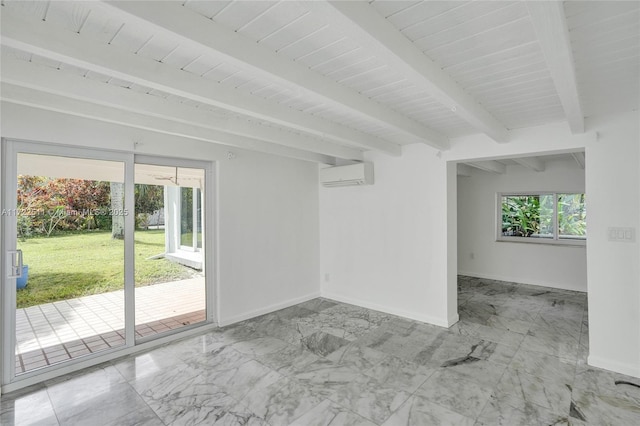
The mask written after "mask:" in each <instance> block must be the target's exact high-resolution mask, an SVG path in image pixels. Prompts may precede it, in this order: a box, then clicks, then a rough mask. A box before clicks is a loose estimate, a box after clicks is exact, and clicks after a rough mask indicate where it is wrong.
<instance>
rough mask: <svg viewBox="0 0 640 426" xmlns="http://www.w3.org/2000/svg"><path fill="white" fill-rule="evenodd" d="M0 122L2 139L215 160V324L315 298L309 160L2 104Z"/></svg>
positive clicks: (313, 167)
mask: <svg viewBox="0 0 640 426" xmlns="http://www.w3.org/2000/svg"><path fill="white" fill-rule="evenodd" d="M0 124H1V127H0V128H1V129H2V136H3V137H6V138H13V139H24V140H32V141H42V142H49V143H57V144H65V145H72V146H78V147H88V148H98V149H111V150H118V151H125V152H134V150H135V152H136V153H139V154H145V155H157V156H163V157H172V158H187V159H195V160H201V161H214V162H216V172H217V176H216V204H217V211H216V212H210V213H209V215H208V217H207V219H208V220H209V223H212V222H213V223H216V222H217V225H218V227H217V230H216V233H217V239H218V241H217V246H216V251H217V262H216V263H217V270H216V271H212V272H211V273H213V274H215V275H216V281H217V286H218V296H219V297H218V299H217V302H218V313H217V314H218V317H219V322H220V324H222V325H225V324H230V323H232V322H236V321H240V320H243V319H246V318H250V317H253V316H256V315H260V314H263V313H266V312H270V311H273V310H276V309H280V308H283V307H286V306H290V305H292V304H295V303H298V302H300V301H303V300H308V299H311V298H313V297H317V296H319V293H320V284H319V275H320V273H319V266H318V265H319V245H320V243H319V231H318V226H319V225H318V223H319V219H318V214H319V213H318V186H319V184H318V165H317V164H316V163H311V162H305V161H300V160H293V159H287V158H283V157H278V156H272V155H267V154H261V153H255V152H250V151H245V150H242V149H237V148H232V147H227V146H223V145H217V144H212V143H208V142H202V141H196V140H192V139H187V138H182V137H180V136H172V135H166V134H161V133H156V132H153V131H150V130H143V129H136V128H130V127H126V126H121V125H117V124H112V123H106V122H101V121H97V120H92V119H87V118H80V117H73V116H70V115H66V114H62V113H57V112H50V111H44V110H40V109H36V108H31V107H27V106H21V105H15V104H10V103H5V102H3V103H2V116H1V123H0ZM230 151H231V152H233V153H234V154H235V158H233V159H228V156H227V153H228V152H230ZM214 255H216V254H214Z"/></svg>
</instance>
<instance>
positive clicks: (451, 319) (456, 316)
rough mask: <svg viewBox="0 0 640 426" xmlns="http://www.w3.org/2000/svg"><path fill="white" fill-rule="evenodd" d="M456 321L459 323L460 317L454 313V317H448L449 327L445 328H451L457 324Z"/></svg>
mask: <svg viewBox="0 0 640 426" xmlns="http://www.w3.org/2000/svg"><path fill="white" fill-rule="evenodd" d="M458 321H460V315H458V314H457V313H456V314H455V315H454V316H452V317H449V325H448V326H447V327H451V326H452V325H453V324H455V323H457V322H458Z"/></svg>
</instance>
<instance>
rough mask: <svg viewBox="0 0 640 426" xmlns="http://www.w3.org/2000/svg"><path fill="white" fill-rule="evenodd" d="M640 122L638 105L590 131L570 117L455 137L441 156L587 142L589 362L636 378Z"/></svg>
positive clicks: (506, 153) (488, 155)
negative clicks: (502, 137) (505, 135)
mask: <svg viewBox="0 0 640 426" xmlns="http://www.w3.org/2000/svg"><path fill="white" fill-rule="evenodd" d="M639 122H640V116H639V114H638V111H634V112H629V113H626V114H620V115H618V116H615V117H595V118H589V119H587V120H586V130H587V132H586V133H585V134H581V135H571V134H570V132H569V129H568V128H567V126H566V124H564V123H558V124H553V125H547V126H540V127H535V128H528V129H518V130H514V131H512V132H511V133H512V138H511V141H510V142H509V143H506V144H496V143H494V142H492V141H490V140H489V139H488V138H486V137H485V136H483V135H473V136H468V137H462V138H459V139H456V140H454V141H452V149H451V150H449V151H447V152H445V153H444V155H443V158H444V159H446V160H451V161H460V160H473V159H496V158H508V157H512V156H517V155H527V154H544V153H552V152H554V151H565V152H566V151H569V150H575V149H581V148H585V150H586V158H587V165H586V169H585V184H586V193H587V197H588V209H589V220H588V223H587V233H588V235H589V237H588V238H589V241H588V249H587V282H588V284H587V288H588V297H589V326H590V327H589V332H590V336H589V337H590V354H589V363H590V364H591V365H594V366H597V367H602V368H606V369H609V370H613V371H618V372H621V373H624V374H628V375H632V376H636V377H640V355H639V354H640V267H639V262H638V259H639V258H640V253H639V252H640V250H639V246H638V236H637V233H638V229H639V226H640V172H639V169H640V167H639V164H640V163H639V158H640V153H639V151H640V148H639V145H640V134H639V133H640V132H639V130H638V123H639ZM596 132H597V137H596ZM612 226H616V227H617V226H620V227H633V228H635V229H636V242H634V243H620V242H610V241H608V240H607V229H608V228H609V227H612ZM449 238H450V243H453V244H455V242H452V241H451V235H450V236H449Z"/></svg>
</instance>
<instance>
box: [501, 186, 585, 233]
mask: <svg viewBox="0 0 640 426" xmlns="http://www.w3.org/2000/svg"><path fill="white" fill-rule="evenodd" d="M497 198H498V232H497V234H498V236H497V237H498V238H497V239H498V240H499V241H521V242H540V243H551V244H574V245H582V244H584V242H585V241H586V239H587V226H586V225H587V210H586V205H585V195H584V194H582V193H553V192H541V193H527V194H498V197H497Z"/></svg>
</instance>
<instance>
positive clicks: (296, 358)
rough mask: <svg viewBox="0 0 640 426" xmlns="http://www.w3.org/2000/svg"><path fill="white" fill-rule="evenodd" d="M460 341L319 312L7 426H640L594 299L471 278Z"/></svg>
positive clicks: (203, 348) (198, 348) (78, 389)
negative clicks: (599, 364)
mask: <svg viewBox="0 0 640 426" xmlns="http://www.w3.org/2000/svg"><path fill="white" fill-rule="evenodd" d="M459 305H460V307H459V311H460V318H461V320H460V322H459V323H457V324H456V325H454V326H453V327H451V328H450V329H445V328H440V327H436V326H431V325H427V324H423V323H419V322H416V321H410V320H407V319H403V318H399V317H395V316H392V315H387V314H383V313H380V312H376V311H371V310H368V309H364V308H360V307H356V306H352V305H347V304H343V303H336V302H333V301H330V300H325V299H314V300H311V301H309V302H305V303H302V304H299V305H296V306H293V307H290V308H287V309H283V310H281V311H277V312H274V313H271V314H268V315H264V316H261V317H258V318H254V319H252V320H248V321H245V322H242V323H239V324H235V325H233V326H229V327H225V328H221V329H219V330H216V331H214V332H209V333H207V334H205V335H202V336H197V337H191V338H188V339H185V340H181V341H179V342H175V343H172V344H169V345H166V346H163V347H161V348H157V349H154V350H152V351H149V352H147V353H143V354H139V355H137V356H132V357H128V358H123V359H119V360H115V361H112V362H110V363H107V364H104V365H102V366H99V367H96V368H92V369H89V370H86V371H83V372H80V373H77V374H73V375H69V376H65V377H63V378H59V379H55V380H51V381H49V382H46V383H44V384H42V385H38V386H35V387H32V388H30V389H25V390H22V391H18V392H15V393H12V394H9V395H3V396H2V397H1V399H0V407H1V411H0V413H1V414H0V423H1V424H2V425H14V424H15V425H30V424H33V425H92V426H93V425H134V424H135V425H199V424H201V425H271V426H280V425H300V426H311V425H369V426H371V425H384V426H396V425H420V426H422V425H510V426H512V425H616V426H619V425H622V426H624V425H638V424H640V388H639V387H638V385H639V384H640V379H637V378H633V377H626V376H622V375H620V374H615V373H612V372H609V371H605V370H600V369H596V368H592V367H589V366H587V364H586V356H587V352H588V344H589V343H588V325H587V305H586V295H585V294H582V293H576V292H571V291H562V290H550V289H547V288H541V287H535V286H528V285H519V284H512V283H504V282H496V281H491V280H484V279H477V278H470V277H460V278H459Z"/></svg>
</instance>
